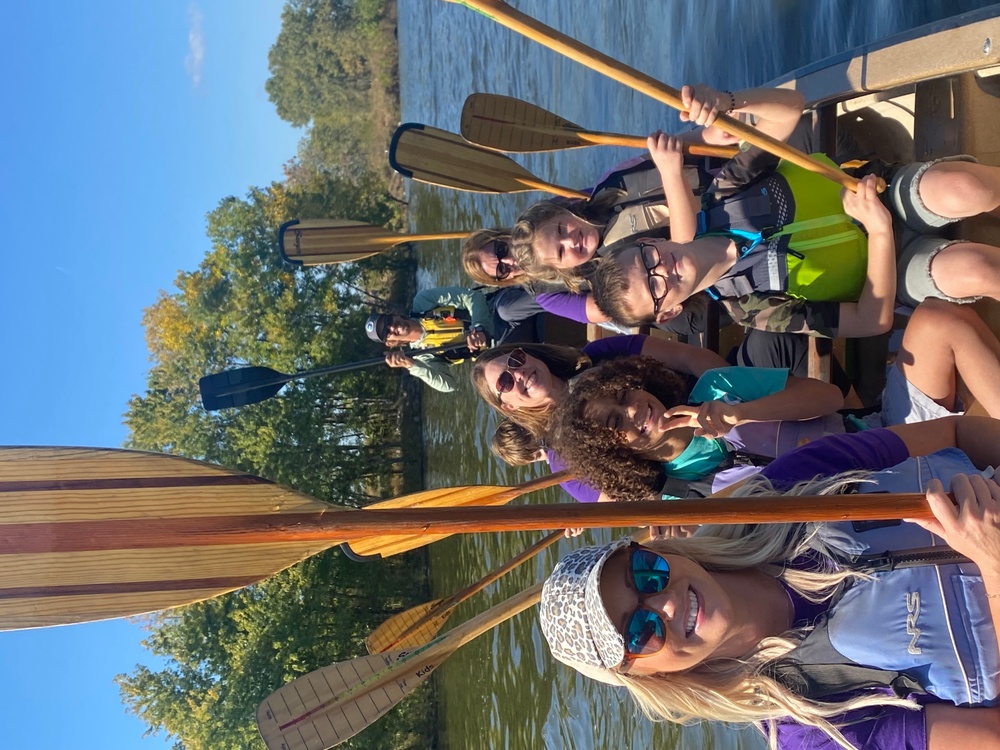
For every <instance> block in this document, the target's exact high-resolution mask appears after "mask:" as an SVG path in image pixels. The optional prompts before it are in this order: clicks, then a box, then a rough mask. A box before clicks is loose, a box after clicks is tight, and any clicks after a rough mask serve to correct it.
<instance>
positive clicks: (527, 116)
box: [462, 93, 737, 159]
mask: <svg viewBox="0 0 1000 750" xmlns="http://www.w3.org/2000/svg"><path fill="white" fill-rule="evenodd" d="M462 137H463V138H465V139H466V140H467V141H471V142H472V143H476V144H478V145H480V146H484V147H485V148H492V149H496V150H498V151H511V152H514V153H531V152H538V151H562V150H565V149H573V148H584V147H586V146H628V147H630V148H643V149H644V148H646V137H645V136H637V135H622V134H620V133H601V132H597V131H594V130H585V129H583V128H581V127H580V126H579V125H576V124H574V123H572V122H570V121H569V120H566V119H564V118H562V117H560V116H559V115H557V114H554V113H552V112H549V111H548V110H545V109H542V108H541V107H539V106H536V105H534V104H532V103H531V102H526V101H524V100H522V99H515V98H514V97H512V96H501V95H500V94H481V93H480V94H470V95H469V98H468V99H466V100H465V105H464V106H463V107H462ZM684 151H685V152H686V153H689V154H693V155H695V156H718V157H721V158H724V159H728V158H731V157H733V156H735V155H736V153H737V149H736V148H735V147H733V146H710V145H708V144H701V143H686V144H684Z"/></svg>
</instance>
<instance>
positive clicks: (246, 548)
mask: <svg viewBox="0 0 1000 750" xmlns="http://www.w3.org/2000/svg"><path fill="white" fill-rule="evenodd" d="M559 479H560V477H556V476H551V477H546V478H545V479H535V480H532V481H531V482H527V483H525V484H523V485H520V486H517V487H488V488H481V487H445V488H441V489H437V490H429V491H426V492H418V493H414V494H412V495H407V496H404V497H401V498H397V499H395V500H392V501H388V502H387V504H391V505H393V506H394V507H378V508H371V509H365V510H352V509H347V508H341V507H338V506H335V505H330V504H328V503H323V502H320V501H318V500H315V499H313V498H311V497H309V496H307V495H303V494H302V493H298V492H295V491H294V490H290V489H288V488H286V487H281V486H280V485H276V484H274V483H272V482H269V481H267V480H265V479H261V478H260V477H255V476H252V475H249V474H244V473H241V472H235V471H231V470H229V469H224V468H222V467H219V466H212V465H211V464H205V463H202V462H199V461H193V460H191V459H186V458H181V457H178V456H170V455H166V454H159V453H141V452H138V451H122V450H111V449H106V448H52V447H43V448H3V449H0V498H2V501H3V504H2V506H0V507H2V509H3V512H2V514H0V630H12V629H17V628H32V627H45V626H48V625H60V624H66V623H72V622H85V621H88V620H101V619H107V618H111V617H124V616H127V615H134V614H141V613H143V612H151V611H154V610H159V609H167V608H169V607H176V606H179V605H181V604H188V603H191V602H194V601H199V600H201V599H207V598H209V597H212V596H217V595H218V594H221V593H224V592H226V591H231V590H233V589H236V588H240V587H241V586H246V585H249V584H251V583H254V582H255V581H258V580H260V579H261V578H265V577H267V576H269V575H271V574H273V573H276V572H278V571H279V570H282V569H283V568H286V567H288V566H290V565H293V564H294V563H296V562H298V561H299V560H302V559H304V558H306V557H308V556H310V555H313V554H316V553H317V552H320V551H322V550H324V549H327V548H328V547H330V546H332V545H335V544H341V543H343V542H351V544H352V545H355V546H360V545H361V540H365V542H366V543H367V546H365V548H364V549H365V551H366V552H369V553H376V554H381V553H382V548H383V547H385V548H389V549H393V548H394V547H395V546H396V545H395V542H394V540H393V537H402V538H403V539H404V540H406V542H405V543H406V544H407V545H409V547H407V548H412V546H414V542H418V543H427V542H430V541H433V540H434V539H436V538H441V537H442V536H444V535H448V534H452V533H480V532H492V531H515V530H547V531H551V530H554V529H563V528H566V527H567V526H569V527H580V528H598V527H606V526H648V525H652V524H699V523H768V522H788V521H833V520H836V521H840V520H845V519H856V520H884V519H895V518H927V517H930V511H929V509H928V507H927V504H926V502H925V500H924V496H923V495H922V494H903V495H894V494H888V493H886V494H879V495H878V496H877V499H876V500H872V499H871V498H870V497H868V496H864V495H836V496H832V497H752V498H735V499H732V500H730V499H702V500H675V501H671V502H669V503H664V502H655V501H654V502H635V503H593V504H585V503H570V504H553V505H527V506H519V507H516V508H503V507H470V506H474V505H476V504H479V505H483V504H497V503H505V502H508V501H509V500H510V499H511V498H513V497H516V496H517V495H518V494H520V493H522V492H525V491H530V490H531V489H539V488H540V487H541V486H543V484H544V483H545V480H550V482H551V483H554V482H558V481H559ZM449 505H458V507H444V506H449ZM406 506H410V507H406ZM356 543H357V544H356Z"/></svg>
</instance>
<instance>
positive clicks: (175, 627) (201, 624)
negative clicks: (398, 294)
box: [117, 171, 433, 750]
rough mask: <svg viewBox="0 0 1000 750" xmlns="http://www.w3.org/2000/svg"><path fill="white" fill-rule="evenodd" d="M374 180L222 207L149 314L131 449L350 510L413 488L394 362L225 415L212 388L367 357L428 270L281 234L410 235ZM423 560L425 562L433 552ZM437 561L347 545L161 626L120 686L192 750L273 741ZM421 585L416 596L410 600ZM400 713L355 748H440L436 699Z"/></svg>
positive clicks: (325, 183) (155, 626)
mask: <svg viewBox="0 0 1000 750" xmlns="http://www.w3.org/2000/svg"><path fill="white" fill-rule="evenodd" d="M379 185H380V182H379V180H378V179H377V178H376V177H374V176H372V175H370V174H364V173H362V174H360V175H358V176H357V177H355V178H354V179H352V180H347V179H344V178H341V177H336V176H334V175H330V174H323V173H314V172H308V171H306V172H303V173H302V174H298V175H297V179H296V180H294V181H293V182H292V183H291V184H286V183H274V184H272V185H270V186H268V187H265V188H253V189H251V190H250V191H249V192H248V194H247V195H246V197H245V198H236V197H229V198H226V199H224V200H222V201H221V202H220V203H219V205H218V206H217V207H216V208H215V209H214V210H213V211H212V212H210V213H209V214H208V222H207V230H208V238H209V240H210V243H211V249H210V250H209V252H208V253H207V254H206V256H205V259H204V260H203V261H202V263H201V264H200V266H199V267H198V269H197V270H195V271H191V272H181V273H180V274H179V275H178V277H177V280H176V289H175V290H174V291H172V292H162V293H161V294H160V296H159V298H158V299H157V300H156V302H155V303H154V304H153V305H151V306H150V307H149V308H148V309H147V310H146V311H145V316H144V325H145V328H146V338H147V344H148V347H149V351H150V358H151V369H150V373H149V378H148V384H147V389H146V391H145V393H143V394H141V395H135V396H133V398H132V399H131V400H130V402H129V409H128V412H127V413H126V415H125V420H126V424H127V426H128V428H129V437H128V441H127V442H128V445H129V446H130V447H134V448H140V449H146V450H154V451H166V452H171V453H179V454H184V455H188V456H192V457H195V458H202V459H206V460H209V461H212V462H216V463H221V464H224V465H227V466H230V467H233V468H238V469H243V470H246V471H251V472H253V473H256V474H260V475H263V476H266V477H268V478H271V479H274V480H276V481H279V482H283V483H285V484H289V485H292V486H294V487H296V488H297V489H300V490H302V491H304V492H307V493H309V494H312V495H314V496H316V497H319V498H322V499H327V500H332V501H335V502H339V503H342V504H348V505H364V504H367V503H369V502H371V501H372V500H376V499H382V498H383V497H386V496H388V495H389V494H391V493H394V491H395V490H396V488H398V482H399V470H400V468H401V466H402V465H403V463H404V462H405V461H406V460H410V459H413V458H415V459H417V460H419V456H409V457H407V456H404V453H403V450H402V445H401V443H402V440H401V435H400V424H399V422H398V419H399V417H398V414H399V412H400V409H399V408H398V407H399V405H400V403H401V399H402V398H403V394H402V392H401V389H400V377H399V374H398V373H397V372H394V371H390V370H389V369H388V368H385V367H376V368H373V369H368V370H364V371H356V372H352V373H345V374H343V375H341V376H335V377H330V378H316V379H312V380H307V381H304V382H301V383H294V384H290V385H289V386H287V387H286V389H285V390H284V391H283V392H282V395H281V396H280V397H278V398H272V399H269V400H267V401H264V402H262V403H260V404H255V405H252V406H248V407H244V408H242V409H236V410H225V411H222V412H217V413H208V412H206V411H204V410H203V409H202V408H201V406H200V401H199V395H198V392H197V385H196V384H197V380H198V377H199V376H201V375H202V374H205V373H206V372H216V371H219V370H222V369H225V368H228V367H232V366H239V365H245V364H262V365H267V366H271V367H274V368H276V369H279V370H283V371H293V370H296V369H308V368H310V367H315V366H321V365H326V364H333V363H337V362H348V361H354V360H357V359H367V358H369V357H372V356H373V355H374V354H375V353H376V352H378V351H379V350H380V347H378V346H376V345H375V344H374V343H373V342H371V341H369V340H368V339H367V337H366V336H365V335H364V331H363V321H364V319H365V317H366V316H367V315H368V314H369V298H368V297H366V296H365V295H364V294H363V293H362V292H361V291H360V290H361V288H369V289H373V290H377V291H379V292H382V293H385V294H390V293H391V292H390V290H391V288H392V286H393V284H398V283H399V281H400V279H402V278H403V275H402V274H400V273H398V271H399V270H400V269H404V270H409V271H412V268H411V267H410V266H409V265H408V263H407V262H406V261H405V259H402V258H401V257H400V254H398V253H397V254H396V255H393V254H386V255H382V256H378V257H376V258H372V259H368V260H365V261H363V262H361V263H353V264H340V265H334V266H325V267H318V268H314V269H299V268H295V267H292V266H289V265H287V264H284V263H283V262H282V261H281V259H280V255H279V253H278V248H277V232H276V228H277V226H279V225H280V224H281V223H283V222H284V221H286V220H288V219H289V218H292V217H296V218H315V217H320V216H344V217H350V218H354V219H358V220H361V221H369V222H372V223H383V224H389V225H392V224H393V223H394V222H397V223H398V221H399V216H398V210H399V204H398V203H397V202H395V201H393V200H392V199H391V198H390V197H388V196H387V195H386V194H385V193H384V192H382V191H381V190H380V188H379ZM415 555H417V556H416V557H415ZM421 560H422V557H421V556H419V553H414V554H411V555H409V556H404V557H403V558H401V559H398V560H397V559H393V560H388V561H382V562H379V563H373V564H372V565H370V566H360V565H357V564H355V563H352V562H350V561H347V560H346V559H345V558H344V556H343V555H342V554H340V553H339V552H337V551H330V552H327V553H323V554H321V555H317V556H314V557H312V558H310V559H308V560H306V561H304V562H303V563H301V564H299V565H298V566H295V567H293V568H291V569H289V570H287V571H284V572H282V573H280V574H278V575H276V576H273V577H271V578H269V579H267V580H266V581H263V582H261V583H259V584H257V585H255V586H251V587H248V588H245V589H241V590H239V591H236V592H233V593H231V594H229V595H227V596H224V597H220V598H216V599H212V600H209V601H205V602H201V603H199V604H195V605H192V606H190V607H186V608H179V609H175V610H171V611H168V612H165V613H159V614H156V615H153V616H152V617H151V618H149V619H148V621H147V626H148V628H149V632H150V635H149V637H148V638H147V639H146V641H145V644H146V646H147V647H148V648H149V649H150V650H151V651H152V652H153V653H154V654H157V655H160V656H163V657H165V658H166V659H167V665H166V667H165V668H163V669H160V670H152V669H149V668H148V667H145V666H141V665H140V666H137V667H136V668H135V670H134V671H133V672H132V673H130V674H127V675H119V676H118V678H117V682H118V685H119V687H120V690H121V694H122V699H123V701H124V702H125V704H126V705H127V707H128V710H129V711H131V712H133V713H135V714H136V715H137V716H139V717H140V718H141V719H142V720H144V721H145V722H146V724H147V725H148V727H149V731H150V732H151V733H156V732H162V733H166V734H168V735H169V736H170V737H172V738H173V739H174V740H175V745H174V746H175V748H177V749H178V750H230V749H233V750H235V749H236V748H240V749H243V748H258V747H261V746H262V745H261V743H260V741H259V739H258V738H257V735H256V730H255V727H254V723H253V717H254V709H255V707H256V705H257V704H258V703H259V701H260V700H261V699H262V698H264V697H265V696H266V695H267V694H268V693H270V692H271V691H273V690H274V689H276V688H277V687H279V686H280V685H282V684H284V683H285V682H287V681H288V680H290V679H293V678H295V677H298V676H300V675H302V674H304V673H306V672H308V671H311V670H313V669H317V668H319V667H321V666H325V665H327V664H329V663H332V662H334V661H339V660H342V659H347V658H351V657H354V656H357V655H359V654H361V653H363V652H364V648H363V645H362V641H363V637H364V636H365V635H366V634H367V633H368V632H370V630H371V628H373V627H374V626H375V625H377V624H378V623H379V622H381V621H382V620H383V619H385V617H387V616H388V614H389V612H388V611H387V607H396V608H398V607H399V606H402V605H403V603H404V602H405V603H406V604H413V603H416V601H417V600H419V599H420V598H421V596H422V593H423V590H424V588H425V581H424V579H423V573H422V570H423V566H422V565H421V564H420V563H421ZM404 591H405V592H409V593H408V596H409V597H414V598H413V599H408V598H406V597H404V596H403V595H402V594H401V592H404ZM420 696H422V697H418V698H417V699H416V701H417V702H416V704H413V703H412V702H411V703H410V704H409V705H410V706H411V707H410V708H403V710H402V711H401V712H400V711H394V712H392V714H391V715H390V716H388V717H386V718H385V719H384V720H383V721H380V722H379V723H378V724H377V726H376V728H373V729H371V730H369V731H366V732H365V733H364V734H363V735H361V737H359V738H358V739H357V740H354V741H352V744H351V746H352V747H358V748H382V747H399V748H407V747H414V748H416V747H426V746H427V745H428V737H429V736H431V735H432V734H433V729H432V728H431V721H432V719H431V716H430V714H431V712H430V711H428V707H427V700H428V699H427V694H426V692H424V691H420Z"/></svg>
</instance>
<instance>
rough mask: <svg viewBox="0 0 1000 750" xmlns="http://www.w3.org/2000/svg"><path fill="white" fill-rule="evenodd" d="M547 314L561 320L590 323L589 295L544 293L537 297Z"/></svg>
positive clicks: (536, 299) (536, 300)
mask: <svg viewBox="0 0 1000 750" xmlns="http://www.w3.org/2000/svg"><path fill="white" fill-rule="evenodd" d="M535 302H537V303H538V304H539V305H540V306H541V308H542V309H543V310H545V312H549V313H552V314H553V315H558V316H559V317H560V318H568V319H569V320H575V321H576V322H577V323H589V322H590V321H589V320H588V319H587V295H586V294H579V293H577V292H542V293H541V294H539V295H537V296H536V297H535Z"/></svg>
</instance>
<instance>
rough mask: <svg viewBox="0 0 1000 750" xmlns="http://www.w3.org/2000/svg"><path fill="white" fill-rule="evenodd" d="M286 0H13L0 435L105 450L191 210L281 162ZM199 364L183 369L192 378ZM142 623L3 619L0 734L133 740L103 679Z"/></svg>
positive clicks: (2, 53)
mask: <svg viewBox="0 0 1000 750" xmlns="http://www.w3.org/2000/svg"><path fill="white" fill-rule="evenodd" d="M282 5H283V3H282V2H281V0H242V2H237V1H236V0H196V1H195V2H191V3H189V4H188V3H185V2H183V1H177V0H175V2H136V1H135V0H88V2H81V1H80V0H70V2H65V3H57V2H52V1H51V0H49V2H41V3H8V4H7V5H6V7H5V8H4V11H3V15H4V19H5V23H4V27H5V29H6V32H7V33H5V34H4V43H3V44H2V45H0V66H2V69H3V71H4V74H3V75H2V76H0V102H3V105H2V110H3V113H4V114H3V117H0V219H2V227H3V230H4V236H5V237H6V241H5V243H4V264H5V267H6V269H7V271H6V272H5V273H4V275H3V277H4V278H5V279H6V281H5V282H3V286H2V290H3V291H2V300H3V302H2V309H3V314H4V316H5V318H6V320H7V323H6V325H5V326H4V330H5V334H4V336H3V339H2V340H3V350H4V351H6V352H7V354H6V357H7V360H6V361H7V364H6V366H5V367H4V368H3V371H2V374H0V399H2V403H3V406H4V408H3V412H4V419H3V420H2V421H0V444H4V445H15V444H16V445H94V446H112V447H114V446H119V445H121V443H122V441H123V440H124V438H125V428H124V426H123V425H122V414H123V413H124V411H125V408H126V403H127V401H128V398H129V397H130V396H131V395H132V394H133V393H139V392H142V391H143V390H144V386H145V376H146V371H147V369H148V358H147V357H148V355H147V351H146V346H145V341H144V339H143V329H142V325H141V319H142V311H143V308H144V307H146V306H148V305H150V304H151V303H153V302H154V301H155V299H156V296H157V292H158V290H160V289H164V290H170V289H172V287H173V281H174V279H175V278H176V276H177V272H178V271H179V270H192V269H194V268H195V267H197V265H198V263H199V261H200V260H201V258H202V257H203V256H204V254H205V252H206V250H208V241H207V239H206V237H205V231H204V227H205V219H204V217H205V214H206V213H207V212H208V211H210V210H211V209H212V208H214V207H215V205H216V204H217V203H218V202H219V200H220V199H222V198H223V197H225V196H227V195H243V194H244V193H245V192H246V190H247V188H248V187H249V186H251V185H264V184H267V183H269V182H270V181H272V180H275V179H281V178H282V172H281V165H282V164H283V163H284V162H285V161H286V160H287V159H289V158H290V157H292V156H294V154H295V146H296V143H297V142H298V139H299V137H300V135H301V133H300V131H296V130H294V129H292V128H291V127H289V126H288V125H287V124H286V123H283V122H282V121H281V120H279V119H278V118H277V116H276V115H275V113H274V107H273V106H272V105H271V104H270V102H269V101H268V99H267V94H266V92H265V91H264V82H265V81H266V80H267V77H268V71H267V51H268V48H269V47H270V46H271V45H272V44H273V43H274V40H275V38H276V37H277V34H278V31H279V29H280V23H281V21H280V15H281V8H282ZM194 376H195V374H194V373H193V374H192V377H194ZM142 637H143V631H141V630H140V629H139V628H138V627H137V626H135V625H132V624H129V623H125V622H121V621H114V622H109V623H95V624H90V625H75V626H70V627H63V628H50V629H45V630H36V631H24V632H13V633H0V704H2V705H3V706H4V709H5V714H6V715H7V716H8V719H13V721H11V720H8V721H5V722H3V727H2V728H0V747H3V748H28V747H30V748H33V749H34V750H49V749H51V750H55V749H56V748H59V749H60V750H62V748H66V747H77V748H102V750H117V749H119V748H149V747H164V746H165V744H164V742H163V741H162V740H161V739H156V738H152V739H147V740H142V739H141V735H142V732H143V730H144V725H142V724H141V723H140V722H139V721H138V720H136V719H134V718H132V717H130V716H128V715H126V714H125V711H124V707H123V706H122V705H121V703H120V701H119V697H118V691H117V688H116V687H115V685H114V684H113V683H112V678H113V677H114V675H115V674H117V673H119V672H127V671H130V670H131V669H132V668H133V667H134V665H135V664H136V663H137V662H143V663H147V664H152V662H151V660H150V659H149V658H148V657H147V654H146V652H145V651H144V650H142V649H141V648H140V647H139V641H140V640H141V639H142Z"/></svg>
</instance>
